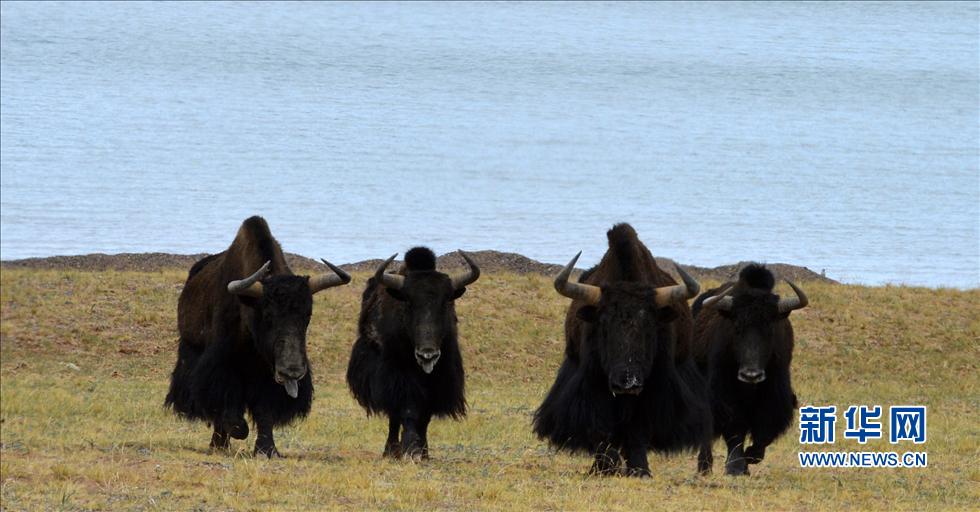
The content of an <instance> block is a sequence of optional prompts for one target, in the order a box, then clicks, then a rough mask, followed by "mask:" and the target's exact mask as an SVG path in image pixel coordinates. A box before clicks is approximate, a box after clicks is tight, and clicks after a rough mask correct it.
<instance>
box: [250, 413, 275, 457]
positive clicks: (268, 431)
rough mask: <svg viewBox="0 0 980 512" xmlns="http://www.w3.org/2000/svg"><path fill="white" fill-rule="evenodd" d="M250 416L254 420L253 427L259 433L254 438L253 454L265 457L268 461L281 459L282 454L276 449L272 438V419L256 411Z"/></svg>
mask: <svg viewBox="0 0 980 512" xmlns="http://www.w3.org/2000/svg"><path fill="white" fill-rule="evenodd" d="M252 416H253V417H254V418H255V427H256V429H257V430H258V431H259V434H258V436H256V437H255V452H254V454H255V455H256V456H257V455H265V456H266V457H268V458H270V459H272V458H277V459H278V458H282V454H281V453H279V450H277V449H276V440H275V438H273V436H272V419H271V418H269V417H266V416H265V415H263V414H261V413H259V412H258V411H252Z"/></svg>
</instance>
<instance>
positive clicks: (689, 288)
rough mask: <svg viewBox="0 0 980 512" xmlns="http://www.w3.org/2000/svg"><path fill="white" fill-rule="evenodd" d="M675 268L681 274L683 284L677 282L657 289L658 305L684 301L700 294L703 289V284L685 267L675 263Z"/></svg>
mask: <svg viewBox="0 0 980 512" xmlns="http://www.w3.org/2000/svg"><path fill="white" fill-rule="evenodd" d="M674 270H677V273H678V274H679V275H680V276H681V281H684V283H683V284H675V285H673V286H661V287H659V288H657V289H656V290H654V291H655V293H656V295H655V300H656V303H657V307H661V308H662V307H665V306H669V305H671V304H675V303H678V302H684V301H686V300H687V299H690V298H692V297H694V296H696V295H697V294H698V292H699V291H700V290H701V285H699V284H698V282H697V281H696V280H695V279H694V278H693V277H691V275H690V274H688V273H687V272H684V269H682V268H681V266H680V265H678V264H676V263H674Z"/></svg>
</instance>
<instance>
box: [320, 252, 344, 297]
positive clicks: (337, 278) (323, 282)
mask: <svg viewBox="0 0 980 512" xmlns="http://www.w3.org/2000/svg"><path fill="white" fill-rule="evenodd" d="M320 261H322V262H323V264H324V265H326V266H328V267H330V270H332V271H333V273H332V274H320V275H317V276H313V277H311V278H310V293H311V294H313V293H316V292H319V291H323V290H326V289H327V288H332V287H334V286H340V285H342V284H347V283H349V282H350V274H348V273H347V272H344V271H343V270H340V268H338V267H337V266H335V265H334V264H333V263H330V262H329V261H327V260H325V259H323V258H320Z"/></svg>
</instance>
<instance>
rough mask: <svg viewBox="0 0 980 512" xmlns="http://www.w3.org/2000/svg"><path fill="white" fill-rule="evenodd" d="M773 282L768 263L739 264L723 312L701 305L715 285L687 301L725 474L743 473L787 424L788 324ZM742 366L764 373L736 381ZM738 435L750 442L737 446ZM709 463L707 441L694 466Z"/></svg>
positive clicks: (790, 401) (790, 397)
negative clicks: (728, 305) (722, 445)
mask: <svg viewBox="0 0 980 512" xmlns="http://www.w3.org/2000/svg"><path fill="white" fill-rule="evenodd" d="M774 284H775V279H774V277H773V275H772V272H770V271H769V269H767V268H765V266H763V265H757V264H753V265H749V266H747V267H745V268H744V269H742V271H741V272H740V274H739V280H738V281H737V282H736V283H734V285H735V286H734V288H732V290H731V291H730V292H729V293H730V294H731V295H732V296H733V306H732V310H731V311H717V310H714V309H707V308H702V307H701V305H702V303H703V302H704V300H705V299H706V298H708V297H710V296H712V295H713V294H714V293H715V292H716V291H717V290H718V289H717V288H716V289H714V290H709V291H708V292H705V293H704V294H702V295H701V296H700V297H698V299H697V301H696V302H695V308H696V309H697V310H699V311H698V313H697V316H696V317H695V326H694V335H695V344H694V347H695V349H694V352H695V357H696V359H697V361H698V366H699V368H700V371H701V372H702V374H703V375H705V376H706V378H707V379H708V382H709V386H710V389H711V403H712V410H713V414H714V437H721V438H723V439H724V440H725V443H726V445H727V448H728V457H727V461H726V464H725V471H726V473H728V474H732V475H741V474H748V472H749V470H748V464H755V463H758V462H760V461H762V459H763V457H764V456H765V451H766V447H767V446H769V445H770V444H771V443H772V442H773V441H774V440H775V439H776V438H778V437H779V436H780V435H782V434H783V433H784V432H785V431H786V429H787V428H789V425H790V423H791V422H792V421H793V414H794V411H795V410H796V407H797V401H796V395H795V393H794V392H793V388H792V385H791V381H790V363H791V361H792V358H793V327H792V325H791V324H790V322H789V314H788V313H784V314H780V313H779V311H778V303H779V297H778V296H777V295H775V294H773V293H772V289H773V286H774ZM743 366H751V367H752V368H756V367H758V368H760V369H764V371H765V380H763V381H762V382H759V383H755V384H750V383H747V382H743V381H741V380H739V378H738V373H739V370H740V368H742V367H743ZM746 436H751V438H752V446H749V447H748V448H746V449H743V446H744V443H745V440H746ZM712 463H713V457H712V454H711V443H710V442H709V443H706V444H705V445H704V446H702V448H701V453H700V454H699V455H698V469H699V471H701V472H702V473H706V472H710V471H711V466H712Z"/></svg>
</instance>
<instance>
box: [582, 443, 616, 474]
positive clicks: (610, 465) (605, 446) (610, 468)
mask: <svg viewBox="0 0 980 512" xmlns="http://www.w3.org/2000/svg"><path fill="white" fill-rule="evenodd" d="M622 465H623V457H622V456H620V455H619V450H617V449H616V448H615V447H613V446H612V445H611V444H609V443H599V446H597V447H596V450H595V461H593V462H592V467H591V468H589V474H590V475H598V476H610V475H615V474H617V473H619V471H620V467H621V466H622Z"/></svg>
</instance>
